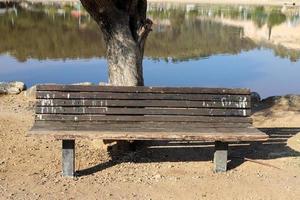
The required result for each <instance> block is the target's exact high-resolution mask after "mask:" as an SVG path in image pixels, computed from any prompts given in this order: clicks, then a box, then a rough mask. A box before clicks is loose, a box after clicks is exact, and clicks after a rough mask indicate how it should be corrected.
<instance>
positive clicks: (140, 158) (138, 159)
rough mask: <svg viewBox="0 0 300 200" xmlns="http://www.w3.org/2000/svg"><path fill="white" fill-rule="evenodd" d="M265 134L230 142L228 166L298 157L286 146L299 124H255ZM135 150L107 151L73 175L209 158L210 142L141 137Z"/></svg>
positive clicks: (229, 168)
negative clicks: (106, 158) (260, 137)
mask: <svg viewBox="0 0 300 200" xmlns="http://www.w3.org/2000/svg"><path fill="white" fill-rule="evenodd" d="M259 129H260V130H261V131H263V132H265V133H266V134H268V135H269V140H268V141H265V142H240V143H230V146H229V158H228V160H229V162H228V170H231V169H234V168H236V167H238V166H239V165H241V164H242V163H243V162H245V161H246V160H249V159H251V160H254V161H255V160H257V159H262V160H267V159H275V158H282V157H299V156H300V152H298V151H295V150H293V149H292V148H290V147H289V146H287V141H288V139H289V138H291V137H293V136H294V135H296V134H297V133H299V132H300V128H259ZM133 148H135V149H136V151H128V152H126V153H123V154H121V155H120V152H113V151H112V152H109V153H110V156H111V160H110V161H108V162H106V163H100V164H98V165H96V166H93V167H90V168H87V169H83V170H80V171H77V176H86V175H90V174H93V173H96V172H98V171H101V170H104V169H106V168H109V167H112V166H114V165H117V164H120V163H124V162H133V163H151V162H193V161H195V162H196V161H212V160H213V153H214V143H208V142H174V141H141V142H137V143H136V144H134V146H133Z"/></svg>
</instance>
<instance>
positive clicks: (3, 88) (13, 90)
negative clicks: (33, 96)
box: [0, 81, 26, 94]
mask: <svg viewBox="0 0 300 200" xmlns="http://www.w3.org/2000/svg"><path fill="white" fill-rule="evenodd" d="M25 89H26V85H25V84H24V83H23V82H20V81H14V82H0V94H19V93H20V92H22V91H23V90H25Z"/></svg>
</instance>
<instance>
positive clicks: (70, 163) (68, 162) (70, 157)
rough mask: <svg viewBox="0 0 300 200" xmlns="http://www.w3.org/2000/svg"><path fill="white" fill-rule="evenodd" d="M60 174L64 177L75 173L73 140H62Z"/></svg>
mask: <svg viewBox="0 0 300 200" xmlns="http://www.w3.org/2000/svg"><path fill="white" fill-rule="evenodd" d="M62 175H63V176H64V177H74V175H75V140H63V141H62Z"/></svg>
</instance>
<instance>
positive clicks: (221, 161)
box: [214, 141, 228, 172]
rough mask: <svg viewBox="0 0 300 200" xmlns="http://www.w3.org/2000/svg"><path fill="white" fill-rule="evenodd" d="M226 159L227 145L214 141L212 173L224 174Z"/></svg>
mask: <svg viewBox="0 0 300 200" xmlns="http://www.w3.org/2000/svg"><path fill="white" fill-rule="evenodd" d="M227 157H228V143H226V142H220V141H216V142H215V153H214V171H215V172H226V170H227Z"/></svg>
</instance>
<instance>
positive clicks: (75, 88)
mask: <svg viewBox="0 0 300 200" xmlns="http://www.w3.org/2000/svg"><path fill="white" fill-rule="evenodd" d="M37 91H67V92H134V93H136V92H139V93H171V94H201V93H205V94H247V95H249V94H250V90H249V89H246V88H238V89H236V88H199V87H140V86H135V87H126V86H82V85H38V86H37Z"/></svg>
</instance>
